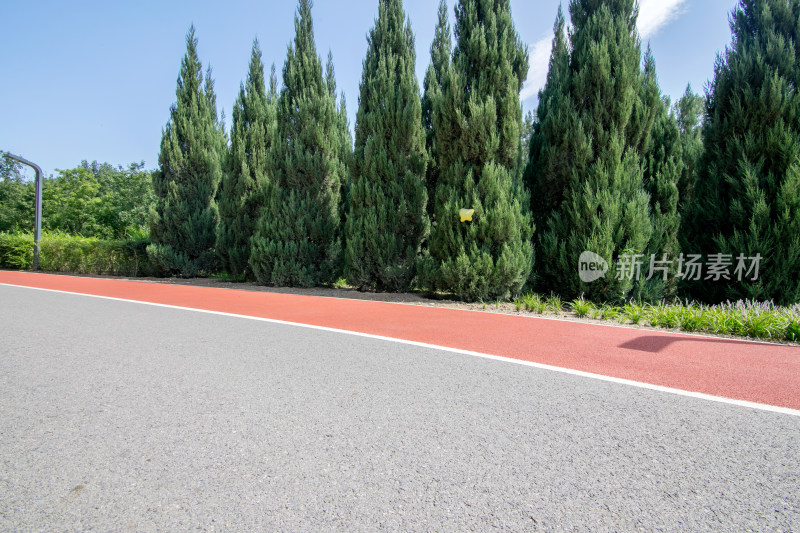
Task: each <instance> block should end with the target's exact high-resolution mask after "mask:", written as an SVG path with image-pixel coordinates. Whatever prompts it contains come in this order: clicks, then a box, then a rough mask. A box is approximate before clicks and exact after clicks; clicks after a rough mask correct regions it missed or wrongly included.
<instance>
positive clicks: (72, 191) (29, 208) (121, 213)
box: [0, 161, 154, 239]
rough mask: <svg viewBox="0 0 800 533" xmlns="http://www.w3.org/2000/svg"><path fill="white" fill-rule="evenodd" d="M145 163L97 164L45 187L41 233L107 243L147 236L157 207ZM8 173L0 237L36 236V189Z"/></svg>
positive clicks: (2, 184) (61, 174) (0, 190)
mask: <svg viewBox="0 0 800 533" xmlns="http://www.w3.org/2000/svg"><path fill="white" fill-rule="evenodd" d="M143 167H144V163H133V164H131V165H129V167H128V168H123V167H121V166H118V167H114V166H112V165H110V164H108V163H102V164H99V163H97V162H96V161H94V162H92V163H87V162H86V161H82V162H81V164H80V165H79V166H78V167H76V168H73V169H68V170H59V171H58V175H57V176H55V177H50V178H44V181H43V183H42V228H43V229H44V230H45V231H55V232H63V233H70V234H73V235H79V236H83V237H99V238H102V239H130V238H141V237H144V236H146V235H147V232H148V227H147V221H148V214H149V209H150V208H151V207H152V205H153V202H154V194H153V184H152V177H151V173H150V172H147V171H144V170H143ZM16 168H17V167H9V170H8V171H5V169H0V172H4V173H3V174H2V175H3V177H2V181H0V232H8V231H32V229H33V223H34V220H33V218H34V213H33V210H34V196H35V190H34V183H33V181H32V180H28V181H26V180H24V179H23V178H22V177H21V175H19V174H18V173H16V172H15V169H16Z"/></svg>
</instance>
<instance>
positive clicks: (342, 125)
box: [325, 50, 353, 228]
mask: <svg viewBox="0 0 800 533" xmlns="http://www.w3.org/2000/svg"><path fill="white" fill-rule="evenodd" d="M325 84H326V85H327V86H328V91H329V92H330V93H331V95H332V96H333V97H334V98H335V97H336V71H335V68H334V65H333V54H332V53H331V51H330V50H328V61H327V62H326V63H325ZM338 114H339V120H338V122H337V127H336V133H335V136H336V137H337V140H338V144H339V146H340V148H339V159H340V160H341V162H342V164H343V165H344V168H345V170H347V169H349V168H350V167H351V165H352V158H353V136H352V135H351V133H350V122H349V121H348V119H347V101H346V99H345V96H344V91H342V93H341V96H340V98H339V106H338ZM351 181H352V180H351V177H350V173H349V172H345V175H344V176H343V178H342V190H341V194H340V198H339V227H340V228H344V225H345V223H346V220H347V212H348V210H349V205H350V183H351Z"/></svg>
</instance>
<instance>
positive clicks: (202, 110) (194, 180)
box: [147, 26, 226, 277]
mask: <svg viewBox="0 0 800 533" xmlns="http://www.w3.org/2000/svg"><path fill="white" fill-rule="evenodd" d="M176 94H177V103H176V104H174V105H173V106H172V107H171V108H170V120H169V121H168V122H167V126H166V128H165V129H164V132H163V134H162V138H161V151H160V153H159V156H158V163H159V168H158V170H157V171H156V172H155V173H154V174H153V187H154V190H155V193H156V207H155V210H154V211H153V212H152V213H151V239H152V241H153V242H152V244H151V245H150V246H148V249H147V251H148V254H149V255H150V256H151V258H152V259H153V261H154V262H156V263H157V264H158V265H160V266H161V268H163V269H164V270H165V271H167V272H169V273H172V274H177V275H180V276H187V277H189V276H195V275H197V274H200V273H208V272H211V271H213V270H214V269H215V268H216V266H217V257H216V254H215V252H214V244H215V241H216V226H217V219H218V212H217V204H216V202H215V196H216V192H217V186H218V184H219V181H220V177H221V174H222V171H221V165H220V159H221V157H222V154H223V152H224V150H225V148H226V147H225V144H226V140H225V134H224V128H223V126H222V124H221V122H220V121H219V119H218V118H217V109H216V96H215V94H214V84H213V80H212V79H211V68H210V67H209V69H208V71H207V75H206V77H205V83H204V79H203V72H202V65H201V64H200V60H199V59H198V57H197V38H196V37H195V30H194V26H192V27H191V28H190V29H189V32H188V34H187V35H186V55H185V56H184V58H183V61H182V63H181V71H180V76H179V78H178V89H177V93H176Z"/></svg>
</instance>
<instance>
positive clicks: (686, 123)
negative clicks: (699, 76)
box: [673, 85, 706, 212]
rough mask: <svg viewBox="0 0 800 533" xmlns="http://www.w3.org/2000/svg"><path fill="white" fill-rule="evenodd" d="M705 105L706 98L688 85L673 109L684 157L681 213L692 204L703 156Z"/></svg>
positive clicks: (680, 185) (680, 193) (679, 202)
mask: <svg viewBox="0 0 800 533" xmlns="http://www.w3.org/2000/svg"><path fill="white" fill-rule="evenodd" d="M705 105H706V104H705V98H703V96H701V95H698V94H695V93H694V92H693V91H692V86H691V85H687V86H686V92H684V93H683V96H681V97H680V98H679V99H678V101H677V102H675V107H674V109H673V113H674V114H675V119H676V120H677V122H678V129H679V130H680V135H681V154H682V157H683V173H682V174H681V179H680V181H679V183H678V193H679V195H678V196H679V197H678V205H679V210H680V211H681V212H683V211H684V210H685V209H686V207H687V206H688V205H690V204H691V196H692V191H693V190H694V183H695V180H696V179H697V173H698V169H699V167H700V160H701V158H702V156H703V113H704V112H705Z"/></svg>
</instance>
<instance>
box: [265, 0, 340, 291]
mask: <svg viewBox="0 0 800 533" xmlns="http://www.w3.org/2000/svg"><path fill="white" fill-rule="evenodd" d="M311 6H312V2H311V0H300V5H299V7H298V10H297V14H296V16H295V38H294V41H293V43H292V44H291V45H290V46H289V49H288V52H287V56H286V62H285V64H284V66H283V87H282V88H281V92H280V96H279V97H278V109H277V135H276V142H275V145H274V149H273V150H272V151H271V154H270V160H271V164H270V167H271V168H273V169H274V170H273V179H272V180H271V181H270V184H269V185H268V187H267V189H268V191H267V195H266V196H267V205H266V208H265V209H264V212H263V214H262V216H261V218H260V219H259V221H258V225H257V228H256V233H255V235H254V237H253V241H252V253H251V256H250V266H251V268H252V269H253V273H254V274H255V276H256V278H257V279H258V280H259V282H261V283H265V284H270V285H290V286H295V285H299V286H313V285H317V284H320V283H329V282H331V281H332V280H333V279H334V277H335V276H336V275H337V274H338V272H339V271H340V270H341V255H342V245H341V232H340V215H339V202H340V195H341V185H342V181H343V179H344V176H345V173H346V169H345V167H344V164H343V162H342V160H341V151H342V142H341V129H340V128H341V115H340V114H339V112H338V110H337V109H336V99H335V96H334V93H333V92H332V91H331V87H330V83H329V82H326V81H325V79H324V78H323V71H322V62H321V60H320V58H319V56H318V55H317V49H316V45H315V44H314V28H313V22H312V19H311Z"/></svg>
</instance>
